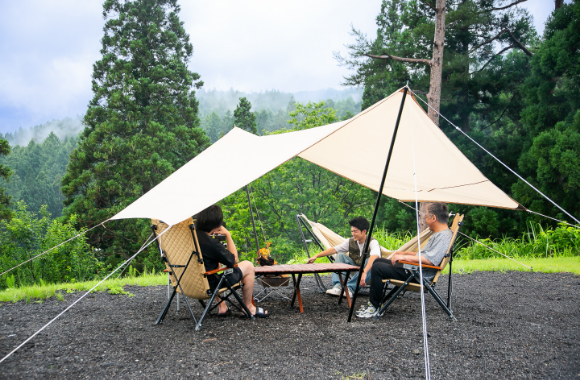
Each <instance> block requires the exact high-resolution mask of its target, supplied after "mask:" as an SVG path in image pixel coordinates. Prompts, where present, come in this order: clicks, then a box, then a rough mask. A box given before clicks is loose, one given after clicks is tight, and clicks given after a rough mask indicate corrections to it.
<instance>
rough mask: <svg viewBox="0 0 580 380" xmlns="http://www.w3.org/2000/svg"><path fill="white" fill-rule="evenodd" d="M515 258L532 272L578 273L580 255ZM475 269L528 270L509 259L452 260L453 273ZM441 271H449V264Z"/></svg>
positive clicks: (485, 270)
mask: <svg viewBox="0 0 580 380" xmlns="http://www.w3.org/2000/svg"><path fill="white" fill-rule="evenodd" d="M515 260H517V261H519V262H520V263H522V264H525V265H527V266H530V267H532V268H533V270H534V272H542V273H563V272H565V273H573V274H580V256H575V257H549V258H525V257H517V258H515ZM475 271H480V272H487V271H496V272H507V271H519V272H529V271H530V270H529V269H528V268H526V267H524V266H523V265H520V264H518V263H516V262H515V261H513V260H509V259H497V258H493V259H479V260H465V259H455V260H453V273H471V272H475ZM443 273H449V266H447V268H445V270H444V271H443Z"/></svg>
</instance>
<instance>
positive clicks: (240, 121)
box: [234, 98, 258, 135]
mask: <svg viewBox="0 0 580 380" xmlns="http://www.w3.org/2000/svg"><path fill="white" fill-rule="evenodd" d="M251 108H252V104H251V103H250V101H249V100H248V99H246V98H240V103H239V104H238V106H237V107H236V109H235V110H234V125H235V126H236V127H238V128H241V129H243V130H245V131H248V132H250V133H253V134H255V135H256V134H258V127H257V125H256V115H254V113H253V112H252V111H250V109H251Z"/></svg>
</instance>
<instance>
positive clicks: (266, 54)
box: [0, 0, 569, 132]
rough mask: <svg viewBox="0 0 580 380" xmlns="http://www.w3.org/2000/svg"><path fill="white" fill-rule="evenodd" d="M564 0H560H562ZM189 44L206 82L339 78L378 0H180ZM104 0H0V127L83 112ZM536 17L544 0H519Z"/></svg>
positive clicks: (311, 82)
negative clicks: (338, 57)
mask: <svg viewBox="0 0 580 380" xmlns="http://www.w3.org/2000/svg"><path fill="white" fill-rule="evenodd" d="M566 2H569V0H566ZM179 3H180V4H181V6H182V12H181V14H180V18H181V20H182V21H184V23H185V28H186V30H187V32H188V33H189V34H190V37H191V41H192V43H193V45H194V55H193V58H192V61H191V67H190V68H191V69H192V70H193V71H195V72H198V73H199V74H200V75H201V77H202V80H203V81H204V82H205V88H206V89H212V88H217V89H229V88H234V89H238V90H243V91H263V90H269V89H278V90H283V91H301V90H318V89H324V88H328V87H333V88H340V82H342V77H343V76H344V75H347V74H348V73H349V71H348V70H347V69H346V68H344V67H339V66H338V65H337V62H336V61H335V60H334V59H333V56H332V52H333V51H341V52H342V53H345V52H346V48H344V46H343V45H344V44H345V43H350V42H353V38H352V37H351V36H350V35H349V31H350V25H351V24H353V25H354V26H355V27H356V28H357V29H361V30H362V31H363V32H365V33H367V34H368V35H369V36H370V37H374V34H375V31H376V25H375V18H376V15H377V14H378V12H379V10H380V3H381V1H380V0H364V1H356V2H355V1H347V0H316V1H312V0H309V1H306V0H294V1H284V2H282V1H266V0H245V1H239V0H214V1H201V0H195V1H193V0H187V1H186V0H181V1H180V2H179ZM102 4H103V0H83V1H78V0H24V1H4V2H2V8H1V11H0V51H1V52H2V54H1V55H0V132H7V131H9V130H14V129H16V128H18V126H23V127H29V126H31V125H34V124H38V123H42V122H45V121H47V120H50V119H52V118H62V117H65V116H74V115H77V114H82V113H84V112H85V110H86V106H87V104H88V102H89V100H90V99H91V97H92V92H91V73H92V64H93V63H94V62H95V61H96V60H97V59H99V58H100V53H99V49H100V47H101V44H100V40H101V38H102V35H103V32H102V27H103V24H104V21H103V18H102ZM522 5H523V6H524V7H527V8H528V9H529V10H530V12H531V13H532V14H533V15H534V18H535V25H536V27H537V28H538V29H540V28H541V30H542V31H543V24H544V22H545V20H546V19H547V17H548V15H549V14H550V12H551V11H552V10H553V7H554V3H553V1H552V0H529V1H528V2H525V3H522Z"/></svg>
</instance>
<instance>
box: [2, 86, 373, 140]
mask: <svg viewBox="0 0 580 380" xmlns="http://www.w3.org/2000/svg"><path fill="white" fill-rule="evenodd" d="M362 93H363V90H362V89H359V88H354V87H353V88H346V89H342V90H336V89H334V88H327V89H324V90H317V91H299V92H295V93H291V92H282V91H278V90H269V91H263V92H243V91H237V90H234V89H230V90H228V91H221V90H215V89H214V90H204V89H201V90H199V91H197V93H196V97H197V99H198V101H199V118H200V119H203V118H204V116H206V115H208V114H210V113H212V112H214V111H215V112H216V113H217V114H218V115H219V116H220V117H223V115H224V114H225V113H226V112H227V111H230V112H233V111H234V109H235V108H236V106H237V105H238V103H239V99H240V98H241V97H246V98H247V99H248V100H249V101H250V102H251V103H252V111H254V112H255V111H263V110H270V111H272V112H274V113H276V112H277V111H279V110H285V111H286V110H287V109H288V105H289V104H290V103H291V102H292V104H293V103H294V102H299V103H307V102H309V101H312V102H319V101H323V100H328V99H331V100H333V101H335V102H339V101H343V100H346V99H348V98H352V99H353V101H354V102H355V103H358V102H360V100H361V99H362ZM83 129H84V125H83V124H82V116H80V115H77V116H76V117H72V118H71V117H65V118H64V119H60V120H52V121H49V122H46V123H44V124H40V125H36V126H34V127H32V128H22V127H20V128H19V129H18V130H17V131H15V132H9V133H6V134H5V135H3V136H2V134H0V137H2V138H4V139H6V140H7V141H8V143H9V144H10V145H11V146H16V145H19V146H27V145H28V144H29V143H30V141H31V140H34V142H35V143H36V144H41V143H42V142H43V141H44V140H45V139H46V138H47V137H48V135H50V133H51V132H53V133H54V134H55V135H56V136H57V137H58V138H59V139H60V140H61V141H62V140H64V139H65V138H67V137H77V136H78V135H79V133H80V132H81V131H82V130H83Z"/></svg>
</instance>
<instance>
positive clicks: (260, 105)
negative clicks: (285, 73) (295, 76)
mask: <svg viewBox="0 0 580 380" xmlns="http://www.w3.org/2000/svg"><path fill="white" fill-rule="evenodd" d="M362 94H363V90H362V89H360V88H356V87H351V88H346V89H343V90H336V89H334V88H327V89H324V90H317V91H299V92H294V93H292V92H282V91H278V90H268V91H263V92H243V91H237V90H234V89H230V90H228V91H222V90H215V89H213V90H205V89H201V90H199V91H198V92H197V93H196V97H197V100H198V101H199V117H200V118H202V117H204V116H205V115H207V114H210V113H211V112H214V111H215V112H216V113H217V114H218V115H219V116H223V115H224V114H225V113H226V111H228V110H229V111H233V110H234V109H235V108H236V106H237V105H238V103H239V99H240V98H241V97H245V98H247V99H248V100H249V101H250V103H252V111H254V112H255V111H262V110H270V111H272V112H274V113H276V112H277V111H278V110H281V109H283V110H286V109H287V107H288V104H289V103H290V102H291V101H292V102H299V103H307V102H310V101H311V102H320V101H323V100H328V99H332V100H333V101H335V102H337V101H341V100H346V99H348V98H352V99H353V101H354V102H355V103H358V102H360V101H361V99H362Z"/></svg>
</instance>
